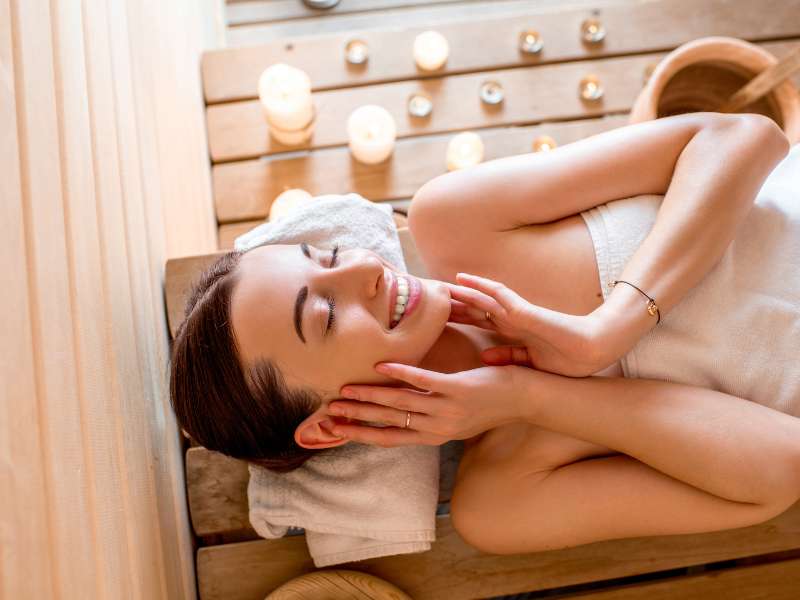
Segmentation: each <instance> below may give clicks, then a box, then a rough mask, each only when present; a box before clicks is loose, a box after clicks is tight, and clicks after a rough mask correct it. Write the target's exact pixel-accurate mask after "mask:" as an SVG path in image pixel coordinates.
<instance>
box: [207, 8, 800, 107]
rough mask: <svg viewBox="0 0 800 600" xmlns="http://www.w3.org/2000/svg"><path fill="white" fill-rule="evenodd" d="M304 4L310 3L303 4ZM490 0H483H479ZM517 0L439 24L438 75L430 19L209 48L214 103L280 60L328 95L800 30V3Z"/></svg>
mask: <svg viewBox="0 0 800 600" xmlns="http://www.w3.org/2000/svg"><path fill="white" fill-rule="evenodd" d="M296 4H297V5H298V6H301V3H300V2H296ZM343 4H344V3H343ZM489 4H491V3H488V2H483V3H480V4H478V5H476V6H482V5H489ZM570 4H574V3H570ZM246 6H248V5H247V4H243V5H240V7H246ZM516 6H518V7H519V8H518V9H517V10H515V11H514V12H513V13H512V14H510V15H503V16H499V17H492V16H487V15H481V14H471V15H470V16H469V19H470V20H466V18H467V14H466V13H463V12H462V13H460V14H459V15H458V16H457V17H454V18H453V19H451V20H450V21H451V22H445V23H441V24H439V25H437V26H436V30H437V31H440V32H441V33H442V34H443V35H444V36H445V37H446V38H447V40H448V44H449V46H450V55H449V57H448V60H447V63H445V65H444V66H443V67H441V68H440V69H438V70H437V71H435V72H434V73H430V72H426V71H422V70H420V69H418V68H417V66H416V64H415V63H414V59H413V55H412V52H411V48H412V45H413V41H414V37H415V36H416V35H417V34H418V33H419V32H421V31H423V30H425V29H429V28H430V27H431V25H430V24H429V23H427V22H425V23H420V24H419V25H411V24H409V23H408V22H406V20H405V19H403V20H400V21H399V22H398V23H397V24H396V25H393V26H392V27H390V28H387V29H381V28H380V25H379V24H376V23H374V22H373V23H372V24H371V26H370V28H369V29H366V30H364V31H359V32H357V34H356V33H354V32H353V31H352V29H348V30H347V31H343V32H341V33H334V34H326V35H308V36H302V37H298V36H294V37H292V36H288V35H282V36H280V37H279V38H277V39H275V40H273V41H270V42H267V43H263V44H260V45H258V46H251V47H244V48H226V49H220V50H214V51H211V52H206V53H205V54H204V55H203V59H202V70H203V88H204V90H205V97H206V102H207V103H209V104H212V103H216V102H230V101H233V100H245V99H250V98H256V97H257V96H258V93H257V82H258V77H259V75H260V74H261V72H262V71H263V70H264V69H266V68H267V67H268V66H270V65H271V64H273V63H277V62H285V63H288V64H291V65H294V66H297V67H298V68H301V69H303V70H304V71H305V72H306V73H308V75H309V77H310V78H311V83H312V89H313V91H314V92H319V91H324V90H329V89H337V88H342V87H350V86H355V85H359V86H362V85H367V84H377V83H386V82H391V81H401V80H409V79H418V78H426V77H427V78H430V77H436V78H438V77H441V76H446V75H452V74H463V73H469V72H475V71H488V70H493V69H506V68H512V67H521V66H529V65H538V64H548V63H553V62H564V61H573V60H586V59H589V58H601V57H609V56H614V55H621V54H630V53H638V54H641V53H645V52H657V51H664V50H671V49H673V48H676V47H677V46H679V45H681V44H683V43H684V42H687V41H689V40H692V39H695V38H698V37H703V36H707V35H728V36H732V37H739V38H742V39H746V40H749V41H763V40H769V39H774V38H782V37H797V36H800V23H798V19H797V18H796V15H797V14H798V13H800V0H764V1H762V2H757V3H756V2H751V1H750V0H705V1H704V2H695V1H694V0H656V1H653V2H619V0H599V1H598V2H593V3H588V2H587V3H583V4H581V5H579V6H577V7H575V6H570V5H567V7H566V8H565V7H563V6H560V7H558V11H557V12H556V11H554V10H553V8H554V7H553V6H551V5H544V6H542V5H539V6H538V7H530V5H529V6H528V7H526V8H523V7H522V6H521V5H520V4H519V3H518V4H516ZM229 10H230V9H229ZM595 10H596V11H598V12H599V15H598V17H599V18H600V19H602V22H603V24H604V25H605V27H606V30H607V34H606V38H605V39H604V40H603V42H602V43H601V44H585V43H584V42H582V41H581V40H580V37H579V31H580V24H581V22H582V21H583V20H584V19H586V18H587V17H589V16H592V13H593V11H595ZM453 21H455V22H453ZM526 27H532V28H534V29H536V30H538V31H539V32H540V34H541V36H542V39H543V41H544V48H543V50H542V51H541V52H540V54H539V55H526V54H524V53H522V52H520V51H519V50H518V48H517V36H518V35H519V32H520V30H522V29H524V28H526ZM231 35H235V33H234V32H231ZM354 36H355V37H358V38H359V39H362V40H364V41H365V42H367V44H368V45H369V47H370V49H371V51H370V56H369V61H368V62H367V63H366V65H364V66H353V65H349V64H348V63H347V62H346V61H345V60H344V47H345V44H346V43H347V41H348V40H349V39H350V38H351V37H354Z"/></svg>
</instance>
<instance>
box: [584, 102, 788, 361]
mask: <svg viewBox="0 0 800 600" xmlns="http://www.w3.org/2000/svg"><path fill="white" fill-rule="evenodd" d="M744 116H747V117H750V116H754V115H744ZM769 125H770V126H767V127H765V122H763V121H762V122H758V121H753V120H752V119H750V120H748V119H743V120H741V121H721V122H718V123H711V124H709V125H708V126H706V127H704V128H702V129H701V130H700V131H698V132H697V133H696V134H695V135H694V137H693V138H692V139H691V141H690V142H689V143H688V144H687V145H686V147H685V148H684V150H683V151H682V153H681V155H680V157H679V159H678V161H677V163H676V167H675V171H674V175H673V178H672V180H671V183H670V186H669V188H668V190H667V192H666V194H665V195H664V199H663V201H662V204H661V207H660V209H659V212H658V216H657V219H656V222H655V224H654V225H653V228H652V229H651V231H650V233H649V234H648V236H647V237H646V238H645V240H644V241H643V242H642V244H641V245H640V247H639V248H638V249H637V251H636V253H635V254H634V255H633V256H632V258H631V259H630V261H629V262H628V264H627V265H626V267H625V269H624V271H623V272H622V274H621V276H620V277H619V278H620V279H622V280H625V281H629V282H631V283H633V284H634V285H636V286H638V287H639V288H641V289H642V290H643V291H645V292H646V293H647V294H648V295H650V296H651V297H653V298H655V300H656V302H657V304H658V307H659V309H660V312H661V317H662V318H663V317H664V316H665V315H666V314H667V313H668V312H669V311H670V309H671V308H672V307H673V306H674V305H675V304H677V303H678V302H679V301H680V300H681V298H683V296H684V295H685V294H686V293H687V292H688V291H689V290H691V289H692V288H693V287H694V286H695V285H697V283H699V282H700V281H701V280H702V278H703V277H704V276H705V275H706V274H707V273H708V272H709V271H710V270H711V268H712V267H713V266H714V265H715V264H716V263H717V262H718V261H719V260H720V258H721V257H722V255H723V254H724V252H725V250H726V249H727V247H728V246H729V244H730V242H731V240H732V239H733V237H734V235H735V234H736V230H737V229H738V227H739V226H740V225H741V223H742V222H743V221H744V219H745V217H746V216H747V213H748V212H749V211H750V209H751V208H752V204H753V201H754V199H755V197H756V195H757V193H758V191H759V189H760V188H761V186H762V184H763V183H764V180H765V179H766V178H767V176H768V175H769V173H770V172H771V171H772V170H773V169H774V167H775V166H776V165H777V164H778V163H779V162H780V161H781V160H782V159H783V157H784V156H786V153H787V152H788V149H789V142H788V140H787V139H786V137H785V136H783V135H782V134H781V132H780V130H779V129H778V128H777V126H775V127H774V128H772V127H771V125H772V124H769ZM603 284H604V285H607V284H608V282H603ZM645 302H646V299H645V298H644V297H643V296H642V295H641V294H639V292H637V291H636V290H634V289H633V288H631V287H630V286H627V285H618V286H616V287H615V288H614V289H613V291H612V293H611V294H610V296H609V297H608V298H607V300H606V302H605V303H604V304H603V305H602V306H601V307H600V308H598V309H597V312H598V314H603V316H604V319H603V321H604V322H606V323H613V324H614V327H615V330H616V334H617V336H619V338H622V339H626V340H627V346H628V347H627V348H622V349H621V353H618V354H619V355H621V354H624V353H625V352H626V351H627V350H628V349H630V347H631V346H632V345H633V344H635V343H636V341H638V339H639V338H640V337H641V336H642V335H644V333H646V332H647V331H649V329H651V328H652V327H654V326H655V324H656V318H655V317H653V316H650V315H649V314H647V312H646V311H645V310H644V309H643V306H644V304H645Z"/></svg>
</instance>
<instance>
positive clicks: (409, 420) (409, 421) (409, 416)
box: [403, 410, 411, 429]
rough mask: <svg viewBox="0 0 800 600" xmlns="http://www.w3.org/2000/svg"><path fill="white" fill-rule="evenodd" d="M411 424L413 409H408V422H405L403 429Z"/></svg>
mask: <svg viewBox="0 0 800 600" xmlns="http://www.w3.org/2000/svg"><path fill="white" fill-rule="evenodd" d="M410 424H411V411H410V410H407V411H406V424H405V426H404V427H403V429H408V426H409V425H410Z"/></svg>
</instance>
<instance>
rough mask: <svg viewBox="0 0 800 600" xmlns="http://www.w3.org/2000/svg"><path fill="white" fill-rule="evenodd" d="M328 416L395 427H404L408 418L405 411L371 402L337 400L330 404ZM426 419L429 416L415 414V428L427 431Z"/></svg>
mask: <svg viewBox="0 0 800 600" xmlns="http://www.w3.org/2000/svg"><path fill="white" fill-rule="evenodd" d="M328 414H329V415H335V416H336V417H339V418H341V419H345V418H346V419H357V420H359V421H365V422H370V423H383V424H385V425H392V426H394V427H404V426H405V423H406V416H407V413H406V411H405V410H397V409H395V408H389V407H387V406H381V405H380V404H373V403H371V402H358V401H354V402H348V401H345V400H335V401H333V402H331V403H330V404H328ZM426 418H427V415H424V414H421V413H415V414H414V415H413V423H414V426H415V428H417V429H420V430H426V423H427V421H426ZM337 423H338V421H337ZM345 424H346V423H345ZM417 426H418V427H417Z"/></svg>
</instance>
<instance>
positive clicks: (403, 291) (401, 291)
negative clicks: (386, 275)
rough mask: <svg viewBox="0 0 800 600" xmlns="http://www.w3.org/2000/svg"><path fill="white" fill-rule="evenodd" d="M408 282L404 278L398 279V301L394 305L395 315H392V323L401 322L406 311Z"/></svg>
mask: <svg viewBox="0 0 800 600" xmlns="http://www.w3.org/2000/svg"><path fill="white" fill-rule="evenodd" d="M408 296H409V292H408V281H406V280H405V279H403V278H402V277H398V278H397V299H396V303H395V305H394V313H393V314H392V321H399V320H400V317H402V316H403V313H405V311H406V305H407V304H408Z"/></svg>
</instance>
